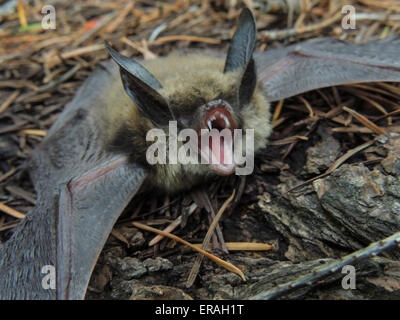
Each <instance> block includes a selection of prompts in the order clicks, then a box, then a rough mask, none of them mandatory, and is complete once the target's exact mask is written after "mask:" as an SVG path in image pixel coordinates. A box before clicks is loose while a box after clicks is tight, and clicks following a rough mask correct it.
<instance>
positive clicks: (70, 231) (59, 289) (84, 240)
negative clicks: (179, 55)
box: [0, 63, 146, 299]
mask: <svg viewBox="0 0 400 320" xmlns="http://www.w3.org/2000/svg"><path fill="white" fill-rule="evenodd" d="M113 81H121V80H120V78H119V74H118V70H117V68H116V66H115V65H113V64H111V63H108V64H105V67H104V68H102V69H98V70H96V71H95V72H94V74H93V75H92V76H91V77H90V78H89V79H88V80H87V81H86V82H85V83H84V84H83V86H82V87H81V89H80V90H79V92H78V94H77V95H76V96H75V98H74V99H73V100H72V101H71V103H69V104H68V105H67V106H66V107H65V109H64V111H63V113H62V114H61V115H60V117H59V118H58V119H57V121H56V122H55V123H54V125H53V126H52V128H51V129H50V130H49V132H48V135H47V136H46V138H45V139H44V141H43V142H42V143H41V144H40V146H39V147H38V148H37V149H36V150H35V151H34V152H33V154H32V161H31V165H32V169H31V176H32V180H33V182H34V185H35V189H36V192H37V195H38V200H37V206H36V207H35V208H34V210H32V211H31V212H30V213H29V214H28V216H27V218H26V219H25V221H23V222H22V226H21V227H20V228H18V229H17V230H16V232H15V234H14V235H13V236H12V238H11V239H9V241H7V242H6V243H5V245H4V246H3V248H0V273H1V274H6V275H7V274H9V273H10V277H9V278H8V279H0V297H2V298H9V299H14V298H19V299H26V298H27V299H56V298H58V299H82V298H84V296H85V292H86V288H87V284H88V281H89V279H90V275H91V273H92V270H93V267H94V265H95V262H96V260H97V258H98V255H99V253H100V251H101V249H102V247H103V246H104V243H105V241H106V239H107V237H108V235H109V233H110V231H111V229H112V227H113V225H114V223H115V221H116V220H117V218H118V217H119V215H120V214H121V213H122V211H123V210H124V208H125V207H126V206H127V204H128V203H129V202H130V200H131V199H132V198H133V196H134V195H135V194H136V193H137V192H138V190H139V189H140V187H141V184H142V182H143V181H144V179H145V176H146V173H145V170H143V169H142V168H141V167H140V166H138V165H136V164H135V163H129V162H128V160H127V159H126V157H125V156H122V155H115V154H114V155H113V154H111V153H109V152H106V151H105V150H104V145H102V139H101V138H100V136H101V131H102V127H101V125H100V124H99V123H98V122H99V117H98V115H97V114H98V113H97V111H98V110H99V107H101V104H102V103H106V102H104V101H107V97H106V95H107V94H110V92H109V90H107V86H109V85H110V82H113ZM47 265H50V266H54V267H55V274H56V276H55V278H56V288H55V289H54V288H48V287H46V286H45V285H43V283H42V280H43V278H44V276H45V274H41V272H43V267H44V266H47ZM15 271H16V272H15ZM11 273H12V274H11ZM3 282H4V283H3Z"/></svg>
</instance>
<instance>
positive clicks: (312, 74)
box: [255, 38, 400, 101]
mask: <svg viewBox="0 0 400 320" xmlns="http://www.w3.org/2000/svg"><path fill="white" fill-rule="evenodd" d="M399 57H400V39H393V38H389V39H384V40H378V41H371V42H368V43H365V44H354V43H344V42H341V41H338V40H335V39H331V38H322V39H316V40H310V41H305V42H302V43H299V44H295V45H292V46H289V47H286V48H282V49H272V50H269V51H266V52H261V53H256V54H255V59H256V63H257V77H258V80H259V81H260V83H261V85H262V87H263V89H264V90H265V92H266V94H267V96H268V97H269V100H270V101H277V100H281V99H284V98H288V97H291V96H294V95H297V94H300V93H303V92H306V91H310V90H314V89H318V88H323V87H330V86H336V85H345V84H349V83H360V82H379V81H394V82H398V81H400V59H399Z"/></svg>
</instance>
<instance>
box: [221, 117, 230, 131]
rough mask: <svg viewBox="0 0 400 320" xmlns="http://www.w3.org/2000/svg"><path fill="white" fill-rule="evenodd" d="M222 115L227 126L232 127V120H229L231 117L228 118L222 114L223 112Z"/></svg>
mask: <svg viewBox="0 0 400 320" xmlns="http://www.w3.org/2000/svg"><path fill="white" fill-rule="evenodd" d="M221 117H222V119H224V121H225V127H226V128H230V126H231V124H230V122H229V119H228V118H227V117H226V116H225V115H224V114H222V113H221Z"/></svg>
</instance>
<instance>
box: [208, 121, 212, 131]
mask: <svg viewBox="0 0 400 320" xmlns="http://www.w3.org/2000/svg"><path fill="white" fill-rule="evenodd" d="M207 126H208V129H210V130H211V129H212V121H211V119H210V120H208V121H207Z"/></svg>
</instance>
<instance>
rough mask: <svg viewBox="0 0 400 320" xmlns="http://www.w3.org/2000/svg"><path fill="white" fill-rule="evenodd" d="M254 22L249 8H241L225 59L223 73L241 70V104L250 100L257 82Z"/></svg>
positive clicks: (255, 30) (239, 93)
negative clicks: (254, 56) (254, 55)
mask: <svg viewBox="0 0 400 320" xmlns="http://www.w3.org/2000/svg"><path fill="white" fill-rule="evenodd" d="M256 33H257V28H256V22H255V20H254V16H253V14H252V13H251V11H250V9H248V8H245V9H243V11H242V13H241V14H240V17H239V22H238V26H237V29H236V32H235V34H234V35H233V38H232V41H231V45H230V46H229V50H228V55H227V57H226V61H225V67H224V73H226V72H231V71H236V70H241V71H242V77H241V79H240V87H239V92H238V95H239V103H240V105H241V106H243V105H244V104H246V103H248V102H249V101H250V100H251V97H252V95H253V92H254V89H255V87H256V83H257V74H256V69H255V63H254V60H253V51H254V47H255V44H256Z"/></svg>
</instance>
